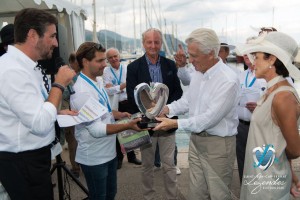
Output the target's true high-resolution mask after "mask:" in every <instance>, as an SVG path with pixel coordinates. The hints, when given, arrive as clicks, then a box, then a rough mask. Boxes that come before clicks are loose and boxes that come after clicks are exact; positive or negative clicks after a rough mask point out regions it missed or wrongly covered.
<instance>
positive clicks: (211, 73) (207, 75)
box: [203, 58, 227, 79]
mask: <svg viewBox="0 0 300 200" xmlns="http://www.w3.org/2000/svg"><path fill="white" fill-rule="evenodd" d="M222 65H225V64H224V63H223V61H222V59H221V58H219V61H218V62H217V63H216V64H215V65H213V66H212V67H211V68H209V69H208V70H207V71H206V72H205V73H204V74H203V77H204V78H206V79H211V78H212V77H213V76H214V75H215V74H216V73H217V72H218V71H219V70H220V67H222ZM226 67H227V66H226Z"/></svg>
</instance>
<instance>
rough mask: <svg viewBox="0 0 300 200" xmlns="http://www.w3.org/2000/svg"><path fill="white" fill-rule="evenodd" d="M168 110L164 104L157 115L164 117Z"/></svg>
mask: <svg viewBox="0 0 300 200" xmlns="http://www.w3.org/2000/svg"><path fill="white" fill-rule="evenodd" d="M169 112H170V110H169V107H168V106H164V107H163V109H162V111H161V112H160V113H159V116H158V117H166V115H167V114H169Z"/></svg>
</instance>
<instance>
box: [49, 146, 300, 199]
mask: <svg viewBox="0 0 300 200" xmlns="http://www.w3.org/2000/svg"><path fill="white" fill-rule="evenodd" d="M187 150H188V149H187V148H180V149H179V153H178V156H177V158H178V166H179V167H180V169H181V172H182V174H181V175H178V176H177V178H178V187H179V197H180V199H181V200H185V199H186V197H187V193H188V170H189V167H188V160H187V157H188V152H187ZM61 155H62V158H63V160H65V161H67V167H70V165H69V163H68V160H69V159H68V151H67V150H64V151H63V153H62V154H61ZM137 156H138V157H140V153H139V152H137ZM293 167H294V169H295V170H296V172H297V174H298V176H300V160H299V159H298V160H296V161H295V162H294V163H293ZM52 179H53V182H54V183H57V175H56V173H54V174H53V176H52ZM63 179H64V182H66V183H69V185H68V184H67V187H66V192H64V194H70V199H72V200H80V199H84V198H86V195H85V194H84V193H83V192H82V191H81V190H80V188H79V187H78V186H76V184H75V183H74V181H73V180H71V179H70V178H68V177H67V180H68V181H66V179H65V178H63ZM140 179H141V166H137V165H134V164H130V163H128V162H127V160H126V157H125V159H124V162H123V166H122V169H120V170H118V193H117V196H116V200H142V199H143V198H142V187H141V181H140ZM79 180H80V182H81V183H82V184H83V185H86V184H85V180H84V176H83V174H82V173H81V174H80V179H79ZM57 188H58V187H57V186H56V187H55V188H54V191H55V200H58V199H59V197H58V191H57ZM155 188H156V191H157V197H156V200H163V199H165V198H164V190H163V180H162V170H156V171H155ZM231 191H232V193H233V195H234V196H235V197H234V198H233V199H239V192H240V184H239V177H238V170H237V165H235V167H234V173H233V180H232V186H231ZM66 199H68V198H66Z"/></svg>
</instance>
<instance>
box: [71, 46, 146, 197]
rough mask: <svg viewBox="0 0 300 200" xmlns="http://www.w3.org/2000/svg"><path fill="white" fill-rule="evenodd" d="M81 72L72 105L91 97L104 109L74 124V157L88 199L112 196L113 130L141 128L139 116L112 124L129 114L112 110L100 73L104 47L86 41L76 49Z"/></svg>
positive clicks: (114, 184) (77, 106) (114, 170)
mask: <svg viewBox="0 0 300 200" xmlns="http://www.w3.org/2000/svg"><path fill="white" fill-rule="evenodd" d="M76 59H77V61H78V64H79V67H80V68H81V72H80V74H79V76H78V78H77V80H76V83H75V84H74V87H73V88H74V91H75V94H73V95H72V96H71V107H72V108H73V109H76V110H80V109H81V108H82V106H83V105H84V104H85V102H87V101H88V100H89V99H90V98H94V99H95V100H96V101H97V102H99V106H101V107H103V109H104V110H105V112H104V113H103V115H102V116H100V118H98V119H96V120H94V121H92V122H89V123H83V124H79V125H76V126H75V138H76V140H77V142H78V146H77V150H76V157H75V161H76V162H77V163H79V164H80V166H81V169H82V171H83V173H84V176H85V179H86V182H87V186H88V189H89V199H90V200H97V199H114V198H115V195H116V193H117V158H116V135H115V134H116V133H119V132H121V131H124V130H127V129H133V130H136V131H141V129H140V128H138V126H137V125H136V123H137V122H138V121H139V119H135V120H133V121H130V122H128V123H126V124H114V121H115V119H121V118H124V117H130V114H129V113H127V112H124V113H121V112H118V111H115V110H112V108H111V104H110V102H109V98H108V95H107V93H106V91H105V89H104V86H103V82H102V80H101V78H100V77H99V76H101V75H103V70H104V68H105V67H106V56H105V48H103V47H102V45H100V44H97V43H94V42H85V43H83V44H81V45H80V47H79V48H78V50H77V52H76Z"/></svg>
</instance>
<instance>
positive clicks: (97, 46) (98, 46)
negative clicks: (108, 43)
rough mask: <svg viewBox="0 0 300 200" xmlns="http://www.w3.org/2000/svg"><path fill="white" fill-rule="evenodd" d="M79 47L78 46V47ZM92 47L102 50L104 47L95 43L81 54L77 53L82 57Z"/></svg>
mask: <svg viewBox="0 0 300 200" xmlns="http://www.w3.org/2000/svg"><path fill="white" fill-rule="evenodd" d="M79 48H80V47H79ZM93 48H96V49H97V50H104V47H103V46H102V45H101V44H98V43H95V44H94V45H93V46H91V47H89V48H88V49H87V50H86V51H84V52H82V53H81V54H79V55H77V56H78V57H84V56H85V55H86V54H87V53H89V52H90V51H91V50H92V49H93Z"/></svg>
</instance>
